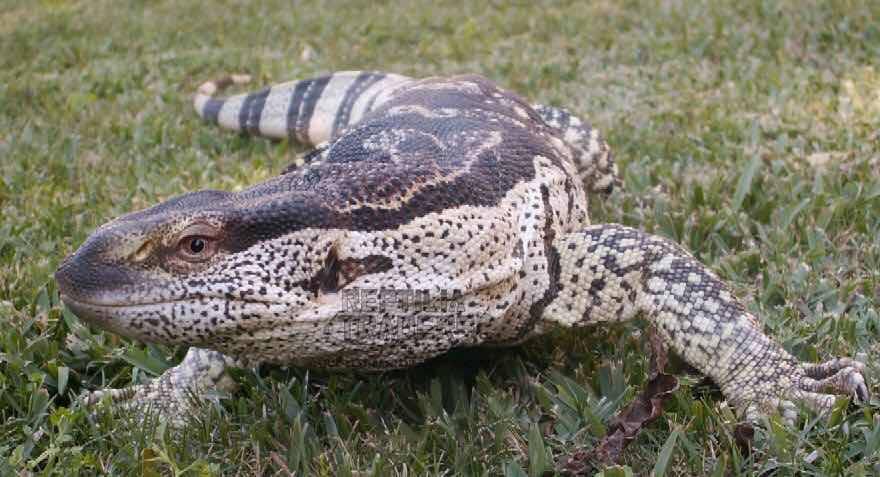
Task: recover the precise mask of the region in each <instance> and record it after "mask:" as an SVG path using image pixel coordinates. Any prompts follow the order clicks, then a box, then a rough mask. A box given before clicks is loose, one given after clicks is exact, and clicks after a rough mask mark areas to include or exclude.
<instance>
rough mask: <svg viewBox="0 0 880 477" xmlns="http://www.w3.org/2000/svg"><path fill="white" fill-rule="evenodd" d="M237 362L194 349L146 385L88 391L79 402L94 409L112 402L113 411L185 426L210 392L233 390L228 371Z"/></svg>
mask: <svg viewBox="0 0 880 477" xmlns="http://www.w3.org/2000/svg"><path fill="white" fill-rule="evenodd" d="M234 364H235V363H234V360H233V359H232V358H229V357H227V356H225V355H223V354H221V353H218V352H216V351H209V350H205V349H198V348H191V349H190V350H189V351H188V352H187V354H186V357H185V358H184V359H183V361H182V362H181V363H180V364H179V365H177V366H175V367H173V368H171V369H169V370H167V371H165V372H164V373H163V374H162V375H161V376H159V377H157V378H156V379H154V380H153V381H152V382H150V383H147V384H139V385H134V386H129V387H126V388H122V389H106V390H99V391H91V392H86V393H85V394H84V395H83V396H82V397H80V400H81V401H82V402H83V403H84V404H85V405H86V406H94V405H96V404H98V403H99V402H101V401H103V400H105V399H109V401H110V402H111V404H112V406H113V409H114V410H122V411H125V412H126V413H129V414H134V415H138V416H142V417H145V416H147V415H157V416H158V417H159V418H160V419H163V420H167V421H168V422H169V423H170V424H172V425H175V426H183V425H185V424H186V422H187V418H188V417H189V416H192V415H193V411H194V410H195V408H196V406H197V405H198V398H199V397H201V396H204V395H205V394H206V393H207V392H209V391H211V390H222V391H232V390H234V389H235V382H234V380H233V379H232V378H230V377H229V376H228V375H227V374H226V372H225V370H226V367H227V366H231V365H234Z"/></svg>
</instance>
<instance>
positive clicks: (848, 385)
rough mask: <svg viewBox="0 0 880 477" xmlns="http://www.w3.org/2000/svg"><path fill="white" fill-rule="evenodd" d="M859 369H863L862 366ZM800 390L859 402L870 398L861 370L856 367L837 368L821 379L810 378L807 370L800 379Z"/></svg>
mask: <svg viewBox="0 0 880 477" xmlns="http://www.w3.org/2000/svg"><path fill="white" fill-rule="evenodd" d="M850 361H851V360H850ZM859 364H861V363H859ZM861 367H862V368H863V367H864V365H862V366H861ZM800 388H801V389H802V390H803V391H808V392H817V393H830V394H832V395H849V396H853V397H855V398H856V400H857V401H859V402H865V401H867V400H868V399H869V397H870V395H869V393H868V386H867V385H866V384H865V377H864V375H863V374H862V371H861V369H860V368H859V367H856V366H846V367H842V368H839V369H837V371H836V372H834V373H833V374H830V375H827V376H825V377H823V378H821V379H814V378H812V377H810V371H809V370H807V372H806V376H805V377H804V378H803V379H801V382H800Z"/></svg>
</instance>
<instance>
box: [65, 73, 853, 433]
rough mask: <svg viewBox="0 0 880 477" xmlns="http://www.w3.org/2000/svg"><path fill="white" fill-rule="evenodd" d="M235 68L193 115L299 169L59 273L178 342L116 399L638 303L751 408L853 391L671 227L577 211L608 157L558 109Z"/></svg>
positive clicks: (112, 323)
mask: <svg viewBox="0 0 880 477" xmlns="http://www.w3.org/2000/svg"><path fill="white" fill-rule="evenodd" d="M245 80H246V78H244V77H231V78H229V79H226V80H223V81H219V82H209V83H206V84H204V85H202V87H201V88H200V89H199V92H198V93H197V94H196V96H195V99H194V104H195V107H196V110H197V112H198V113H199V114H200V115H201V116H202V117H204V118H205V119H206V120H208V121H211V122H215V123H218V124H219V125H220V126H221V127H224V128H227V129H232V130H237V131H242V132H247V133H250V134H253V135H259V136H263V137H269V138H291V139H295V140H297V141H299V142H301V143H304V144H308V145H312V146H314V147H315V150H314V151H313V152H311V153H309V154H307V155H306V156H305V158H304V160H303V161H302V162H303V163H302V164H300V167H296V168H292V169H291V170H289V171H287V172H285V173H284V174H282V175H280V176H278V177H275V178H272V179H270V180H268V181H266V182H264V183H261V184H257V185H255V186H252V187H250V188H248V189H245V190H243V191H241V192H236V193H232V192H223V191H201V192H195V193H190V194H186V195H183V196H180V197H177V198H174V199H171V200H169V201H167V202H165V203H162V204H159V205H157V206H155V207H152V208H149V209H146V210H143V211H140V212H135V213H132V214H128V215H125V216H123V217H120V218H118V219H116V220H114V221H111V222H109V223H108V224H105V225H104V226H102V227H100V228H99V229H98V230H96V231H95V233H94V234H93V235H92V236H91V237H90V238H89V239H88V240H87V241H86V242H85V243H84V244H83V245H82V246H81V247H80V248H79V250H77V251H76V252H75V253H74V254H73V255H71V256H70V257H68V259H66V260H65V261H64V262H63V263H62V265H61V266H60V267H59V270H58V272H57V273H56V279H57V281H58V284H59V287H60V290H61V293H62V297H63V299H64V301H65V303H66V304H67V306H68V307H70V308H71V309H72V310H73V311H74V312H75V313H76V314H77V315H78V316H80V317H81V318H83V319H85V320H87V321H89V322H92V323H95V324H97V325H99V326H102V327H104V328H107V329H109V330H112V331H114V332H117V333H120V334H123V335H126V336H130V337H133V338H136V339H141V340H145V341H153V342H161V343H171V344H186V345H191V346H192V347H193V348H192V349H191V350H190V352H189V354H188V355H187V357H186V358H185V359H184V362H183V363H181V364H180V365H179V366H178V367H176V368H173V369H171V370H169V371H168V372H166V374H165V375H163V376H161V377H160V378H158V379H157V380H156V381H154V382H153V383H150V384H148V385H144V386H140V387H137V388H135V389H134V390H132V391H130V392H127V394H125V395H124V396H123V391H119V390H114V391H109V393H110V394H111V395H112V396H114V397H116V398H123V397H124V398H126V399H129V400H131V401H132V402H136V403H144V402H149V403H154V404H155V405H158V406H160V407H162V408H163V409H166V410H168V411H169V412H172V411H171V410H172V409H183V408H184V407H181V406H179V403H180V402H181V401H182V400H183V397H182V396H183V393H184V391H185V390H186V389H188V388H195V389H196V390H197V391H202V390H204V389H206V388H211V387H222V386H224V385H226V384H228V383H225V381H224V377H223V370H224V368H225V367H226V366H229V365H237V364H240V363H241V362H242V361H247V362H253V361H266V362H273V363H281V364H295V365H299V366H308V367H321V368H354V369H361V370H382V369H393V368H400V367H408V366H412V365H414V364H416V363H419V362H422V361H424V360H426V359H428V358H430V357H433V356H436V355H438V354H441V353H444V352H446V351H448V350H449V349H452V348H457V347H464V346H479V345H493V346H497V345H512V344H516V343H520V342H522V341H524V340H526V339H528V338H530V337H532V336H535V335H538V334H541V333H544V332H546V331H547V330H549V329H552V328H555V327H560V326H561V327H572V326H585V325H591V324H595V323H600V322H615V321H624V320H628V319H631V318H633V317H635V316H637V315H639V314H642V315H643V316H645V317H646V318H647V319H648V321H649V322H650V323H651V324H652V326H653V327H654V328H655V329H656V330H657V332H658V334H659V336H660V337H661V339H662V340H663V342H664V343H665V344H666V345H667V346H669V347H671V348H672V349H673V350H675V351H676V352H677V353H678V354H679V355H681V356H682V357H683V358H684V359H685V360H686V361H687V362H688V363H689V364H691V365H692V366H694V367H695V368H697V369H698V370H700V371H701V372H702V373H704V374H706V375H707V376H709V377H710V378H712V379H713V380H714V381H715V382H716V383H717V384H718V385H719V386H720V387H721V389H722V392H723V394H724V395H725V397H727V398H728V399H729V400H730V401H731V402H733V404H734V405H736V406H737V407H738V408H739V409H740V410H742V411H744V412H745V413H746V414H747V415H749V416H752V417H754V416H756V415H758V414H760V413H764V412H770V411H773V410H780V411H782V412H783V414H784V416H785V417H786V418H787V419H789V420H790V419H792V418H793V413H794V404H795V403H797V402H802V403H804V404H806V405H807V406H808V407H810V408H813V409H815V410H818V411H822V410H825V409H828V408H829V407H830V406H831V405H832V404H833V402H834V399H835V398H834V395H835V394H855V395H857V397H859V398H861V399H866V398H867V387H866V386H865V381H864V377H863V376H862V369H863V365H862V364H861V363H859V362H857V361H854V360H850V359H847V358H841V359H834V360H831V361H829V362H827V363H823V364H815V365H812V364H805V363H800V362H798V361H797V360H796V359H794V358H793V357H792V356H791V355H790V354H789V353H787V352H786V351H785V350H784V349H783V348H782V347H781V346H779V345H778V344H777V343H775V342H774V341H772V340H771V339H770V338H769V337H768V336H766V335H765V334H764V333H763V332H762V331H761V328H760V325H759V322H758V320H757V319H756V318H755V317H754V316H752V315H751V314H750V313H748V312H747V311H746V310H745V308H744V307H743V306H742V305H741V304H740V303H739V302H738V301H737V299H736V298H735V297H734V296H733V295H732V294H731V293H730V291H729V290H728V289H727V287H726V286H725V285H724V284H723V283H722V282H721V281H720V280H719V278H718V277H717V276H715V275H714V274H713V273H712V272H711V271H710V270H708V269H706V268H705V267H704V266H703V265H701V264H700V263H699V262H698V261H697V260H695V259H694V258H693V257H692V256H691V255H690V254H688V253H687V252H686V251H685V250H683V249H682V248H681V247H680V246H678V245H677V244H675V243H673V242H671V241H669V240H668V239H665V238H662V237H658V236H654V235H650V234H646V233H644V232H641V231H639V230H636V229H633V228H629V227H624V226H621V225H616V224H591V223H590V221H589V217H588V214H587V200H588V194H587V193H588V192H590V193H601V192H607V191H609V190H610V189H611V187H612V186H613V185H614V184H615V182H616V181H617V179H616V169H615V167H614V163H613V161H612V158H611V155H610V153H609V149H608V146H607V145H606V144H605V142H604V141H603V140H602V139H601V137H600V136H599V134H598V132H597V131H596V130H594V129H591V128H590V127H589V126H587V125H586V124H585V123H583V122H582V121H581V120H579V119H578V118H576V117H574V116H572V115H571V114H569V113H567V112H566V111H564V110H561V109H558V108H552V107H547V106H541V105H530V104H529V103H528V102H526V101H525V100H523V99H522V98H520V97H519V96H517V95H515V94H513V93H510V92H507V91H504V90H502V89H501V88H499V87H497V86H496V85H494V84H493V83H491V82H490V81H488V80H486V79H484V78H481V77H478V76H458V77H451V78H428V79H423V80H416V79H411V78H407V77H404V76H399V75H393V74H386V73H378V72H342V73H336V74H333V75H329V76H323V77H319V78H315V79H310V80H304V81H296V82H290V83H283V84H279V85H275V86H272V87H270V88H266V89H264V90H262V91H259V92H256V93H251V94H242V95H236V96H231V97H227V98H225V99H220V98H216V97H214V96H213V95H214V94H215V93H216V92H217V91H218V90H219V89H222V87H225V86H227V85H228V84H231V83H240V82H243V81H245ZM591 195H592V194H591ZM364 301H370V303H372V305H369V304H368V305H367V306H364ZM103 394H105V393H104V392H98V393H96V394H95V395H94V396H95V397H96V398H97V397H100V396H102V395H103Z"/></svg>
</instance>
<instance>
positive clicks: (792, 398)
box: [745, 358, 870, 426]
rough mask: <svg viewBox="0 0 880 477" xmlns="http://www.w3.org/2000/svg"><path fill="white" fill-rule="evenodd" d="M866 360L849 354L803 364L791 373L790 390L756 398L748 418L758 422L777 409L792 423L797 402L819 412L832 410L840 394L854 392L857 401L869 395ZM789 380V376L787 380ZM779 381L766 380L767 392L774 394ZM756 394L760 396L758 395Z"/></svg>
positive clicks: (746, 414)
mask: <svg viewBox="0 0 880 477" xmlns="http://www.w3.org/2000/svg"><path fill="white" fill-rule="evenodd" d="M864 369H865V365H864V363H861V362H859V361H856V360H853V359H850V358H836V359H832V360H829V361H826V362H824V363H819V364H801V365H800V366H798V368H797V369H796V370H795V372H794V376H792V377H791V381H789V382H790V383H791V384H790V385H789V386H788V391H783V392H782V393H780V394H779V397H772V398H769V399H765V400H764V401H763V403H759V402H758V400H757V399H756V400H753V401H752V402H750V403H749V404H748V405H747V406H746V408H745V418H746V420H748V421H751V422H756V421H758V420H759V418H760V416H761V415H762V414H765V413H766V411H772V410H774V409H775V410H777V411H778V412H779V414H780V415H781V417H782V419H783V421H785V423H786V424H788V425H790V426H793V425H794V423H795V421H796V419H797V414H798V407H797V404H796V403H801V404H802V405H804V406H805V407H807V408H808V409H810V410H812V411H813V412H816V413H817V414H825V413H827V412H829V411H830V410H831V409H832V408H833V407H834V403H835V402H836V401H837V397H838V396H842V395H845V396H852V397H853V398H854V399H855V402H867V401H868V400H869V399H870V393H869V392H868V386H867V384H866V382H865V376H864V374H863V371H864ZM786 381H787V380H786ZM778 384H779V383H775V385H774V383H772V382H767V383H766V388H765V390H764V393H765V394H764V395H765V396H766V395H767V394H773V392H772V389H771V388H773V387H775V386H778ZM756 397H757V396H756Z"/></svg>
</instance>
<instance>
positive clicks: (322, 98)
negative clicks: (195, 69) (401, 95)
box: [193, 71, 411, 146]
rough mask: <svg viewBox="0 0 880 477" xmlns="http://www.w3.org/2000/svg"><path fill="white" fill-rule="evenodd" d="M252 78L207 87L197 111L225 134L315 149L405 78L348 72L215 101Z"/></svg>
mask: <svg viewBox="0 0 880 477" xmlns="http://www.w3.org/2000/svg"><path fill="white" fill-rule="evenodd" d="M250 79H251V78H250V76H248V75H231V76H227V77H225V78H222V79H220V80H217V81H208V82H206V83H204V84H202V85H201V86H199V89H198V90H197V91H196V94H195V97H194V98H193V105H194V106H195V108H196V112H197V113H198V114H199V116H201V117H202V118H204V119H205V120H207V121H209V122H212V123H214V124H218V125H220V127H222V128H224V129H230V130H233V131H242V132H247V133H248V134H251V135H254V136H262V137H266V138H272V139H285V138H290V139H293V140H296V141H297V142H299V143H301V144H305V145H311V146H316V145H318V144H320V143H322V142H324V141H327V140H330V139H331V138H335V137H337V136H338V135H339V134H341V133H342V131H344V130H345V128H346V127H348V126H350V125H352V124H355V123H357V122H358V121H360V120H361V118H363V117H364V115H365V114H367V113H368V112H370V111H371V110H373V109H374V108H376V107H378V106H379V105H381V104H382V103H384V102H385V101H387V99H388V98H389V97H390V94H391V93H392V92H393V91H394V90H395V89H396V88H397V87H398V86H400V85H402V84H404V83H406V82H409V81H411V80H410V79H409V78H407V77H406V76H401V75H396V74H391V73H381V72H377V71H343V72H339V73H334V74H331V75H326V76H319V77H317V78H312V79H307V80H301V81H289V82H286V83H280V84H276V85H273V86H270V87H268V88H265V89H262V90H260V91H258V92H255V93H245V94H238V95H234V96H229V97H226V98H216V97H214V94H216V93H218V92H220V91H222V90H223V89H225V88H227V87H229V86H231V85H233V84H245V83H248V82H250Z"/></svg>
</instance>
